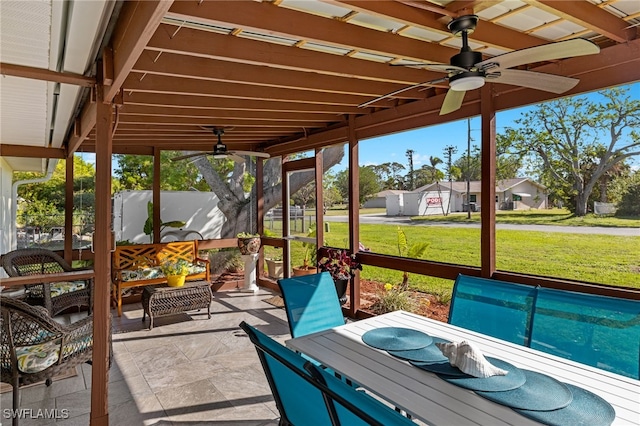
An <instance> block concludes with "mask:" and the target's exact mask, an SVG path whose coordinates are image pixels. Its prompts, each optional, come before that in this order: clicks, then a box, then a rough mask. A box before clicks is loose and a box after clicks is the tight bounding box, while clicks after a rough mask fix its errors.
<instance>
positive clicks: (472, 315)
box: [449, 274, 536, 346]
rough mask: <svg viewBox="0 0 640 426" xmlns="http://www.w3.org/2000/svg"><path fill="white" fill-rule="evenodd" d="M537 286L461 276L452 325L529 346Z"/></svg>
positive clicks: (453, 303)
mask: <svg viewBox="0 0 640 426" xmlns="http://www.w3.org/2000/svg"><path fill="white" fill-rule="evenodd" d="M535 297H536V288H535V287H533V286H527V285H523V284H513V283H507V282H504V281H498V280H491V279H486V278H478V277H470V276H467V275H462V274H460V275H458V277H457V278H456V282H455V284H454V286H453V295H452V297H451V306H450V309H449V324H453V325H457V326H459V327H463V328H466V329H468V330H473V331H477V332H478V333H482V334H486V335H489V336H493V337H497V338H498V339H502V340H506V341H508V342H511V343H517V344H519V345H523V346H528V343H529V337H530V332H531V312H532V310H533V309H532V308H533V303H534V301H535Z"/></svg>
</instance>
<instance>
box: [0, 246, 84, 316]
mask: <svg viewBox="0 0 640 426" xmlns="http://www.w3.org/2000/svg"><path fill="white" fill-rule="evenodd" d="M2 267H3V268H4V270H5V271H7V274H8V275H9V276H10V277H19V276H24V275H41V274H55V273H61V272H71V271H77V270H79V269H74V268H72V267H71V266H70V265H69V264H68V263H67V262H66V261H65V260H64V259H63V258H62V257H60V256H59V255H57V254H56V253H54V252H52V251H51V250H46V249H40V248H27V249H19V250H14V251H10V252H9V253H7V254H5V255H4V256H2ZM72 284H73V285H70V284H69V283H51V284H50V283H43V284H30V285H27V286H25V287H26V292H25V293H26V299H25V301H26V302H27V303H29V304H32V305H41V306H44V307H45V308H46V309H47V311H49V314H50V315H51V316H54V315H56V314H58V313H60V312H62V311H64V310H65V309H68V308H71V307H74V306H75V307H78V308H80V307H81V306H87V307H88V308H89V315H91V308H92V300H93V299H92V293H93V279H88V280H82V281H77V282H76V281H74V283H72ZM77 284H81V285H80V287H82V288H79V289H72V290H70V289H69V288H68V287H71V288H73V287H75V286H76V285H77Z"/></svg>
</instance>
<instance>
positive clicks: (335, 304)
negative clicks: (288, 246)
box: [278, 272, 344, 337]
mask: <svg viewBox="0 0 640 426" xmlns="http://www.w3.org/2000/svg"><path fill="white" fill-rule="evenodd" d="M278 286H279V287H280V292H281V293H282V298H283V299H284V308H285V312H286V313H287V319H288V320H289V331H290V332H291V337H300V336H306V335H307V334H311V333H316V332H318V331H323V330H326V329H329V328H333V327H337V326H339V325H344V316H343V315H342V308H341V307H340V301H339V299H338V293H337V292H336V287H335V284H334V283H333V278H331V274H329V273H328V272H322V273H319V274H311V275H303V276H299V277H292V278H284V279H280V280H278Z"/></svg>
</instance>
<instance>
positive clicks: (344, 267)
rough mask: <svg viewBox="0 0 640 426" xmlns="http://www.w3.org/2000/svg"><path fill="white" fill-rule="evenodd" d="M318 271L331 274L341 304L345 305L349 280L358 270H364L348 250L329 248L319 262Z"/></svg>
mask: <svg viewBox="0 0 640 426" xmlns="http://www.w3.org/2000/svg"><path fill="white" fill-rule="evenodd" d="M318 269H319V270H320V271H321V272H329V273H330V274H331V277H332V278H333V282H334V283H335V285H336V291H337V293H338V298H339V299H340V304H341V305H344V304H345V303H346V302H347V285H348V284H349V280H350V279H351V278H353V277H354V276H355V274H356V270H362V264H361V263H360V262H358V261H356V257H355V255H353V254H352V255H349V253H347V251H346V250H340V249H333V248H329V249H327V250H326V255H325V256H323V257H322V258H321V259H320V260H319V261H318Z"/></svg>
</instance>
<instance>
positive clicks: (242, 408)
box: [0, 290, 289, 426]
mask: <svg viewBox="0 0 640 426" xmlns="http://www.w3.org/2000/svg"><path fill="white" fill-rule="evenodd" d="M272 296H273V294H271V293H270V292H268V291H265V290H260V292H259V293H258V294H256V295H254V294H253V293H242V292H238V291H224V292H217V293H214V300H213V302H212V317H211V319H210V320H207V314H206V312H205V311H200V312H195V313H190V314H189V315H187V314H179V315H173V316H167V317H160V318H157V319H156V320H155V321H154V328H153V330H151V331H149V330H148V329H147V326H148V320H147V322H146V323H145V324H143V323H142V321H141V318H142V307H141V305H140V304H139V303H138V304H131V305H125V306H124V313H123V316H122V317H121V318H118V317H117V315H116V314H115V312H114V311H112V312H113V314H114V322H113V327H114V334H113V353H114V359H113V364H112V367H111V370H110V374H109V376H110V377H109V422H110V424H111V425H117V426H129V425H131V426H134V425H162V426H169V425H189V426H195V425H234V426H237V425H248V426H249V425H251V426H257V425H269V426H271V425H277V424H278V418H279V415H278V411H277V409H276V406H275V403H274V402H273V397H272V396H271V392H270V390H269V386H268V384H267V381H266V378H265V376H264V373H263V371H262V367H261V366H260V362H259V360H258V356H257V354H256V351H255V349H254V347H253V345H252V344H251V342H250V341H249V338H248V337H246V335H245V334H244V332H243V331H242V330H241V329H240V328H239V327H238V324H240V322H241V321H246V322H247V323H249V324H251V325H254V326H256V327H257V328H259V329H260V330H262V331H263V332H265V333H267V334H268V335H270V336H272V337H274V338H276V339H277V340H279V341H281V342H283V341H284V340H286V339H288V338H289V329H288V325H287V320H286V314H285V312H284V310H283V309H279V308H276V307H274V306H272V305H270V304H267V303H265V302H263V300H265V299H268V298H270V297H272ZM78 315H81V316H82V317H83V316H84V315H86V313H85V314H78ZM90 386H91V366H90V365H88V364H83V365H82V366H81V367H79V368H78V375H77V376H76V377H71V378H67V379H62V380H59V381H54V382H53V384H52V385H51V386H50V387H46V386H44V385H35V386H32V387H26V388H23V389H21V391H20V394H21V400H22V401H21V405H20V408H22V409H25V408H31V409H34V410H37V409H39V408H40V409H45V408H46V409H54V408H56V409H58V410H61V409H68V410H69V418H68V419H64V420H58V421H57V422H54V421H45V420H43V419H37V420H28V419H24V420H21V422H20V424H21V425H24V426H27V425H53V424H55V425H60V426H71V425H88V424H89V411H90V395H91V388H90ZM0 403H1V405H2V408H3V409H4V408H10V407H11V405H12V402H11V392H6V393H4V394H2V395H1V396H0ZM0 412H1V411H0ZM0 422H1V424H3V425H10V424H11V423H10V421H8V420H7V419H4V418H1V419H0Z"/></svg>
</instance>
